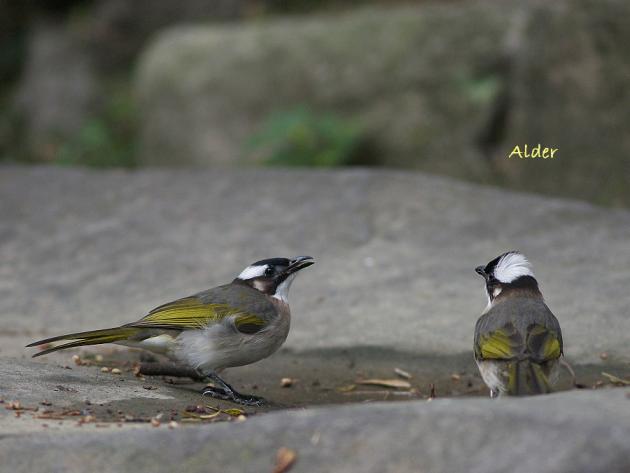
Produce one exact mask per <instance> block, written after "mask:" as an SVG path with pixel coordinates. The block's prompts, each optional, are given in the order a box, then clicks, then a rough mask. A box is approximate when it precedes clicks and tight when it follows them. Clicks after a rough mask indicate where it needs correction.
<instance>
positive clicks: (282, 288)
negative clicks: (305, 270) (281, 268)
mask: <svg viewBox="0 0 630 473" xmlns="http://www.w3.org/2000/svg"><path fill="white" fill-rule="evenodd" d="M295 276H297V273H293V274H291V275H289V277H287V278H286V279H285V280H284V281H282V282H281V283H280V284H279V285H278V287H277V288H276V293H275V294H274V295H273V297H275V298H276V299H278V300H281V301H282V302H285V303H287V304H288V303H289V289H290V288H291V284H292V283H293V280H294V279H295Z"/></svg>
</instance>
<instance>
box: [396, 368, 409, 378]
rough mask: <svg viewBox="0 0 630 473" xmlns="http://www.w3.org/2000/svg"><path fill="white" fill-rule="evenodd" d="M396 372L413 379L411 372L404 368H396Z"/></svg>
mask: <svg viewBox="0 0 630 473" xmlns="http://www.w3.org/2000/svg"><path fill="white" fill-rule="evenodd" d="M394 373H396V374H397V375H398V376H400V377H401V378H403V379H411V374H410V373H409V372H407V371H405V370H403V369H400V368H394Z"/></svg>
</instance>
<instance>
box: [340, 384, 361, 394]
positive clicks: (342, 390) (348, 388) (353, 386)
mask: <svg viewBox="0 0 630 473" xmlns="http://www.w3.org/2000/svg"><path fill="white" fill-rule="evenodd" d="M356 388H357V385H356V384H348V385H346V386H339V387H338V388H337V389H336V391H337V392H340V393H348V392H350V391H354V390H355V389H356Z"/></svg>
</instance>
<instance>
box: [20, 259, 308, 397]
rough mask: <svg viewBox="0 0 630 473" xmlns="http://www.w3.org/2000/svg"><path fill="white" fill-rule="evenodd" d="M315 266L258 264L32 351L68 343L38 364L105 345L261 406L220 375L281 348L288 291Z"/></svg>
mask: <svg viewBox="0 0 630 473" xmlns="http://www.w3.org/2000/svg"><path fill="white" fill-rule="evenodd" d="M313 263H314V260H313V258H311V257H310V256H298V257H296V258H292V259H289V258H271V259H266V260H261V261H257V262H255V263H253V264H252V265H250V266H248V267H247V268H245V269H244V270H243V271H242V272H241V273H240V274H239V275H238V276H237V277H236V279H234V280H233V281H232V282H231V283H229V284H225V285H223V286H218V287H215V288H212V289H208V290H206V291H202V292H199V293H197V294H194V295H192V296H189V297H184V298H182V299H178V300H176V301H173V302H169V303H167V304H163V305H161V306H159V307H156V308H155V309H153V310H152V311H151V312H149V313H148V314H147V315H146V316H145V317H143V318H142V319H140V320H138V321H136V322H132V323H129V324H126V325H122V326H120V327H115V328H110V329H102V330H93V331H89V332H78V333H71V334H68V335H61V336H58V337H52V338H48V339H46V340H40V341H37V342H34V343H31V344H30V345H27V346H29V347H31V346H37V345H48V344H50V343H54V342H58V341H68V343H63V344H61V345H56V346H54V347H52V348H46V349H44V350H43V351H40V352H39V353H36V354H35V355H33V356H41V355H45V354H48V353H51V352H54V351H57V350H62V349H64V348H71V347H78V346H82V345H98V344H102V343H116V344H119V345H126V346H132V347H137V348H143V349H146V350H149V351H152V352H155V353H158V354H161V355H166V356H167V357H169V358H171V359H172V360H174V361H175V362H178V363H180V364H182V365H185V366H187V367H191V368H193V369H195V370H196V371H197V372H198V373H199V374H200V376H203V377H207V378H209V380H210V381H211V382H212V386H208V387H206V388H205V389H204V391H203V394H204V395H209V396H212V397H215V398H219V399H224V400H228V401H232V402H236V403H239V404H243V405H260V404H262V403H263V399H262V398H259V397H256V396H251V395H243V394H240V393H238V392H237V391H236V390H235V389H234V388H232V387H231V386H230V385H229V384H227V383H226V382H225V381H223V380H222V379H221V378H220V377H219V375H218V373H219V372H221V371H222V370H223V369H225V368H230V367H234V366H243V365H248V364H250V363H254V362H256V361H259V360H261V359H263V358H266V357H268V356H269V355H271V354H272V353H274V352H275V351H276V350H277V349H278V348H280V346H281V345H282V344H283V343H284V341H285V340H286V338H287V335H288V333H289V326H290V321H291V312H290V310H289V303H288V295H289V288H290V287H291V283H292V282H293V280H294V279H295V276H296V275H297V273H298V271H300V270H301V269H304V268H306V267H308V266H310V265H312V264H313Z"/></svg>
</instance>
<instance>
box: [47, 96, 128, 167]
mask: <svg viewBox="0 0 630 473" xmlns="http://www.w3.org/2000/svg"><path fill="white" fill-rule="evenodd" d="M127 89H128V88H127V87H126V86H123V87H114V89H113V90H112V91H111V93H110V94H109V98H108V100H107V102H106V103H105V104H104V106H103V109H102V111H101V113H100V114H99V115H98V116H95V117H93V118H92V119H90V120H89V121H88V122H87V123H86V124H85V125H84V126H83V128H81V130H80V131H79V132H78V133H77V135H76V136H75V137H73V138H71V139H70V140H66V141H65V142H64V143H62V144H61V145H60V147H59V149H58V151H57V153H56V154H55V156H54V158H53V162H55V163H57V164H64V165H84V166H94V167H111V166H119V167H120V166H122V167H132V166H135V165H136V160H135V150H136V136H137V133H136V131H137V113H136V109H135V105H134V101H133V98H132V97H131V94H130V92H129V90H127Z"/></svg>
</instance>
